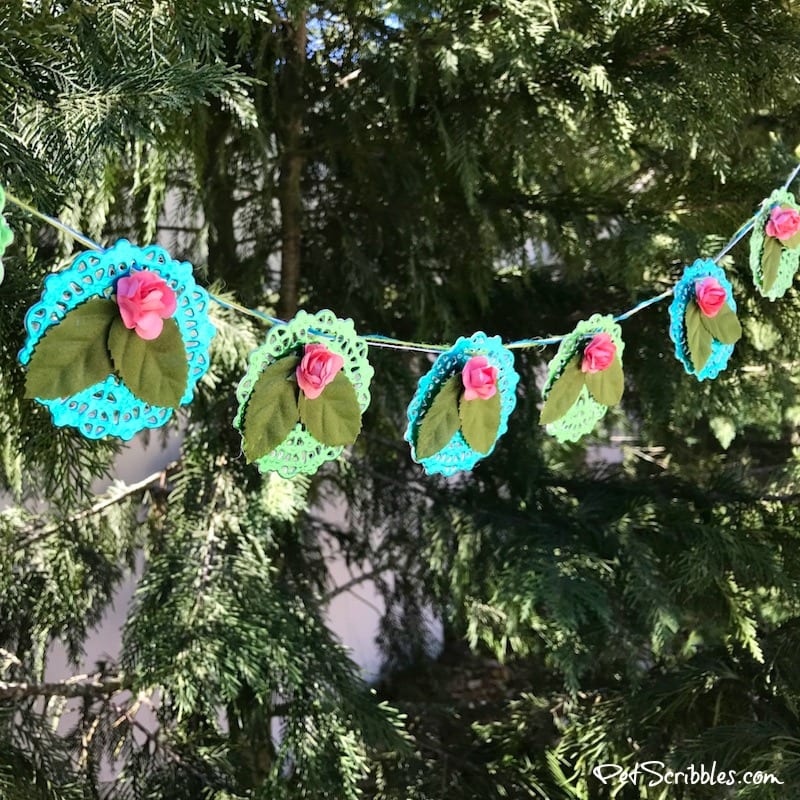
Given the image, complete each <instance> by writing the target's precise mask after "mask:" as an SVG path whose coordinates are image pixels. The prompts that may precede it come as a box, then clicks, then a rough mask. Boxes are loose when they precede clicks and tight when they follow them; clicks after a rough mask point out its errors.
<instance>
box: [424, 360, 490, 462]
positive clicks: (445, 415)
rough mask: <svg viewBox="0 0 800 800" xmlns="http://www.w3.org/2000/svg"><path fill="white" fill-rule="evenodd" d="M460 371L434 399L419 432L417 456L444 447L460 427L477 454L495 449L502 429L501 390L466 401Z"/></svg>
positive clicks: (428, 454) (428, 456) (431, 454)
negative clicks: (485, 397) (498, 432)
mask: <svg viewBox="0 0 800 800" xmlns="http://www.w3.org/2000/svg"><path fill="white" fill-rule="evenodd" d="M462 389H463V384H462V382H461V374H460V373H456V374H455V375H451V376H450V377H449V378H448V379H447V380H446V381H445V382H444V383H443V384H442V387H441V388H440V389H439V391H438V392H437V394H436V396H435V397H434V398H433V402H432V403H431V404H430V407H429V408H428V410H427V411H426V412H425V416H424V417H423V418H422V420H421V422H420V424H419V429H418V431H417V442H416V447H415V450H416V453H417V458H419V459H423V458H430V457H431V456H434V455H436V453H438V452H439V451H440V450H442V449H443V448H444V447H445V446H446V445H447V443H448V442H449V441H450V440H451V439H452V438H453V436H454V435H455V433H456V431H457V430H458V429H459V428H461V433H462V434H463V436H464V440H465V441H466V443H467V444H468V445H469V446H470V447H471V448H472V449H473V450H475V452H477V453H483V454H486V453H488V452H489V451H490V450H491V449H492V445H493V444H494V443H495V440H496V439H497V431H498V430H499V428H500V392H499V391H496V392H495V393H494V394H493V395H492V396H491V397H489V398H488V399H486V400H482V399H480V398H477V399H475V400H465V399H464V395H463V391H462Z"/></svg>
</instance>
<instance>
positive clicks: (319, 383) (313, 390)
mask: <svg viewBox="0 0 800 800" xmlns="http://www.w3.org/2000/svg"><path fill="white" fill-rule="evenodd" d="M343 366H344V359H343V358H342V357H341V356H340V355H339V354H338V353H331V351H330V350H328V348H327V347H325V345H324V344H307V345H306V346H305V349H304V351H303V358H302V359H301V360H300V364H299V366H298V367H297V372H296V373H295V374H296V375H297V385H298V386H299V387H300V388H301V389H302V390H303V394H304V395H305V396H306V397H307V398H308V399H309V400H314V399H316V398H317V397H319V396H320V395H321V394H322V390H323V389H324V388H325V387H326V386H327V385H328V384H329V383H330V382H331V381H332V380H333V379H334V378H335V377H336V373H337V372H339V370H340V369H341V368H342V367H343Z"/></svg>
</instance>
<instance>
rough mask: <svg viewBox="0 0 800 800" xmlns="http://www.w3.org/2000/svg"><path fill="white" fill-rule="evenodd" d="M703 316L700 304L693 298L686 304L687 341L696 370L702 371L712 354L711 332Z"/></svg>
mask: <svg viewBox="0 0 800 800" xmlns="http://www.w3.org/2000/svg"><path fill="white" fill-rule="evenodd" d="M702 317H703V312H702V311H701V310H700V306H698V305H697V303H696V302H695V301H694V300H692V301H691V302H690V303H689V304H688V305H687V306H686V343H687V344H688V345H689V355H690V356H691V359H692V366H693V367H694V369H695V372H700V370H701V369H703V367H704V366H705V365H706V361H708V359H709V357H710V356H711V341H712V339H711V334H710V333H709V332H708V331H707V330H706V327H705V325H703V321H702Z"/></svg>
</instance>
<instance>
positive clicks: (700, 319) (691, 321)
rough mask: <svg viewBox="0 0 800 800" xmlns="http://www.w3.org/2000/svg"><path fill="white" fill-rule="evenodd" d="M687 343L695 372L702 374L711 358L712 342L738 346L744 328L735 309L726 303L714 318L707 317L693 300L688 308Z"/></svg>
mask: <svg viewBox="0 0 800 800" xmlns="http://www.w3.org/2000/svg"><path fill="white" fill-rule="evenodd" d="M685 319H686V343H687V344H688V346H689V357H690V358H691V359H692V366H693V367H694V370H695V372H700V370H702V369H703V367H704V366H705V365H706V362H707V361H708V359H709V358H710V357H711V345H712V340H713V339H716V340H717V341H718V342H721V343H722V344H736V342H738V341H739V339H741V338H742V326H741V325H740V323H739V320H738V318H737V317H736V314H735V313H734V311H733V309H732V308H731V307H730V306H729V305H728V304H727V303H725V304H724V305H723V306H722V308H720V310H719V311H718V312H717V313H716V314H715V315H714V316H713V317H707V316H706V315H705V314H704V313H703V312H702V311H701V310H700V306H698V305H697V301H695V300H692V301H691V302H690V303H689V304H688V305H687V306H686V318H685Z"/></svg>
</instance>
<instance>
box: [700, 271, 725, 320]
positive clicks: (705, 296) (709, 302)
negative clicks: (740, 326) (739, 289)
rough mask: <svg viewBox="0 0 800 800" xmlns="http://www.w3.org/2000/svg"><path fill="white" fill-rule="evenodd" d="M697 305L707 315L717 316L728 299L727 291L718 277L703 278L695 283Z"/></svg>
mask: <svg viewBox="0 0 800 800" xmlns="http://www.w3.org/2000/svg"><path fill="white" fill-rule="evenodd" d="M694 294H695V298H696V299H697V305H698V306H700V310H701V311H702V312H703V314H705V315H706V316H707V317H716V316H717V314H718V313H719V310H720V309H721V308H722V306H724V305H725V301H726V300H727V297H728V295H727V293H726V292H725V289H723V288H722V286H721V284H720V282H719V281H718V280H717V279H716V278H703V280H702V281H697V283H695V285H694Z"/></svg>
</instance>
